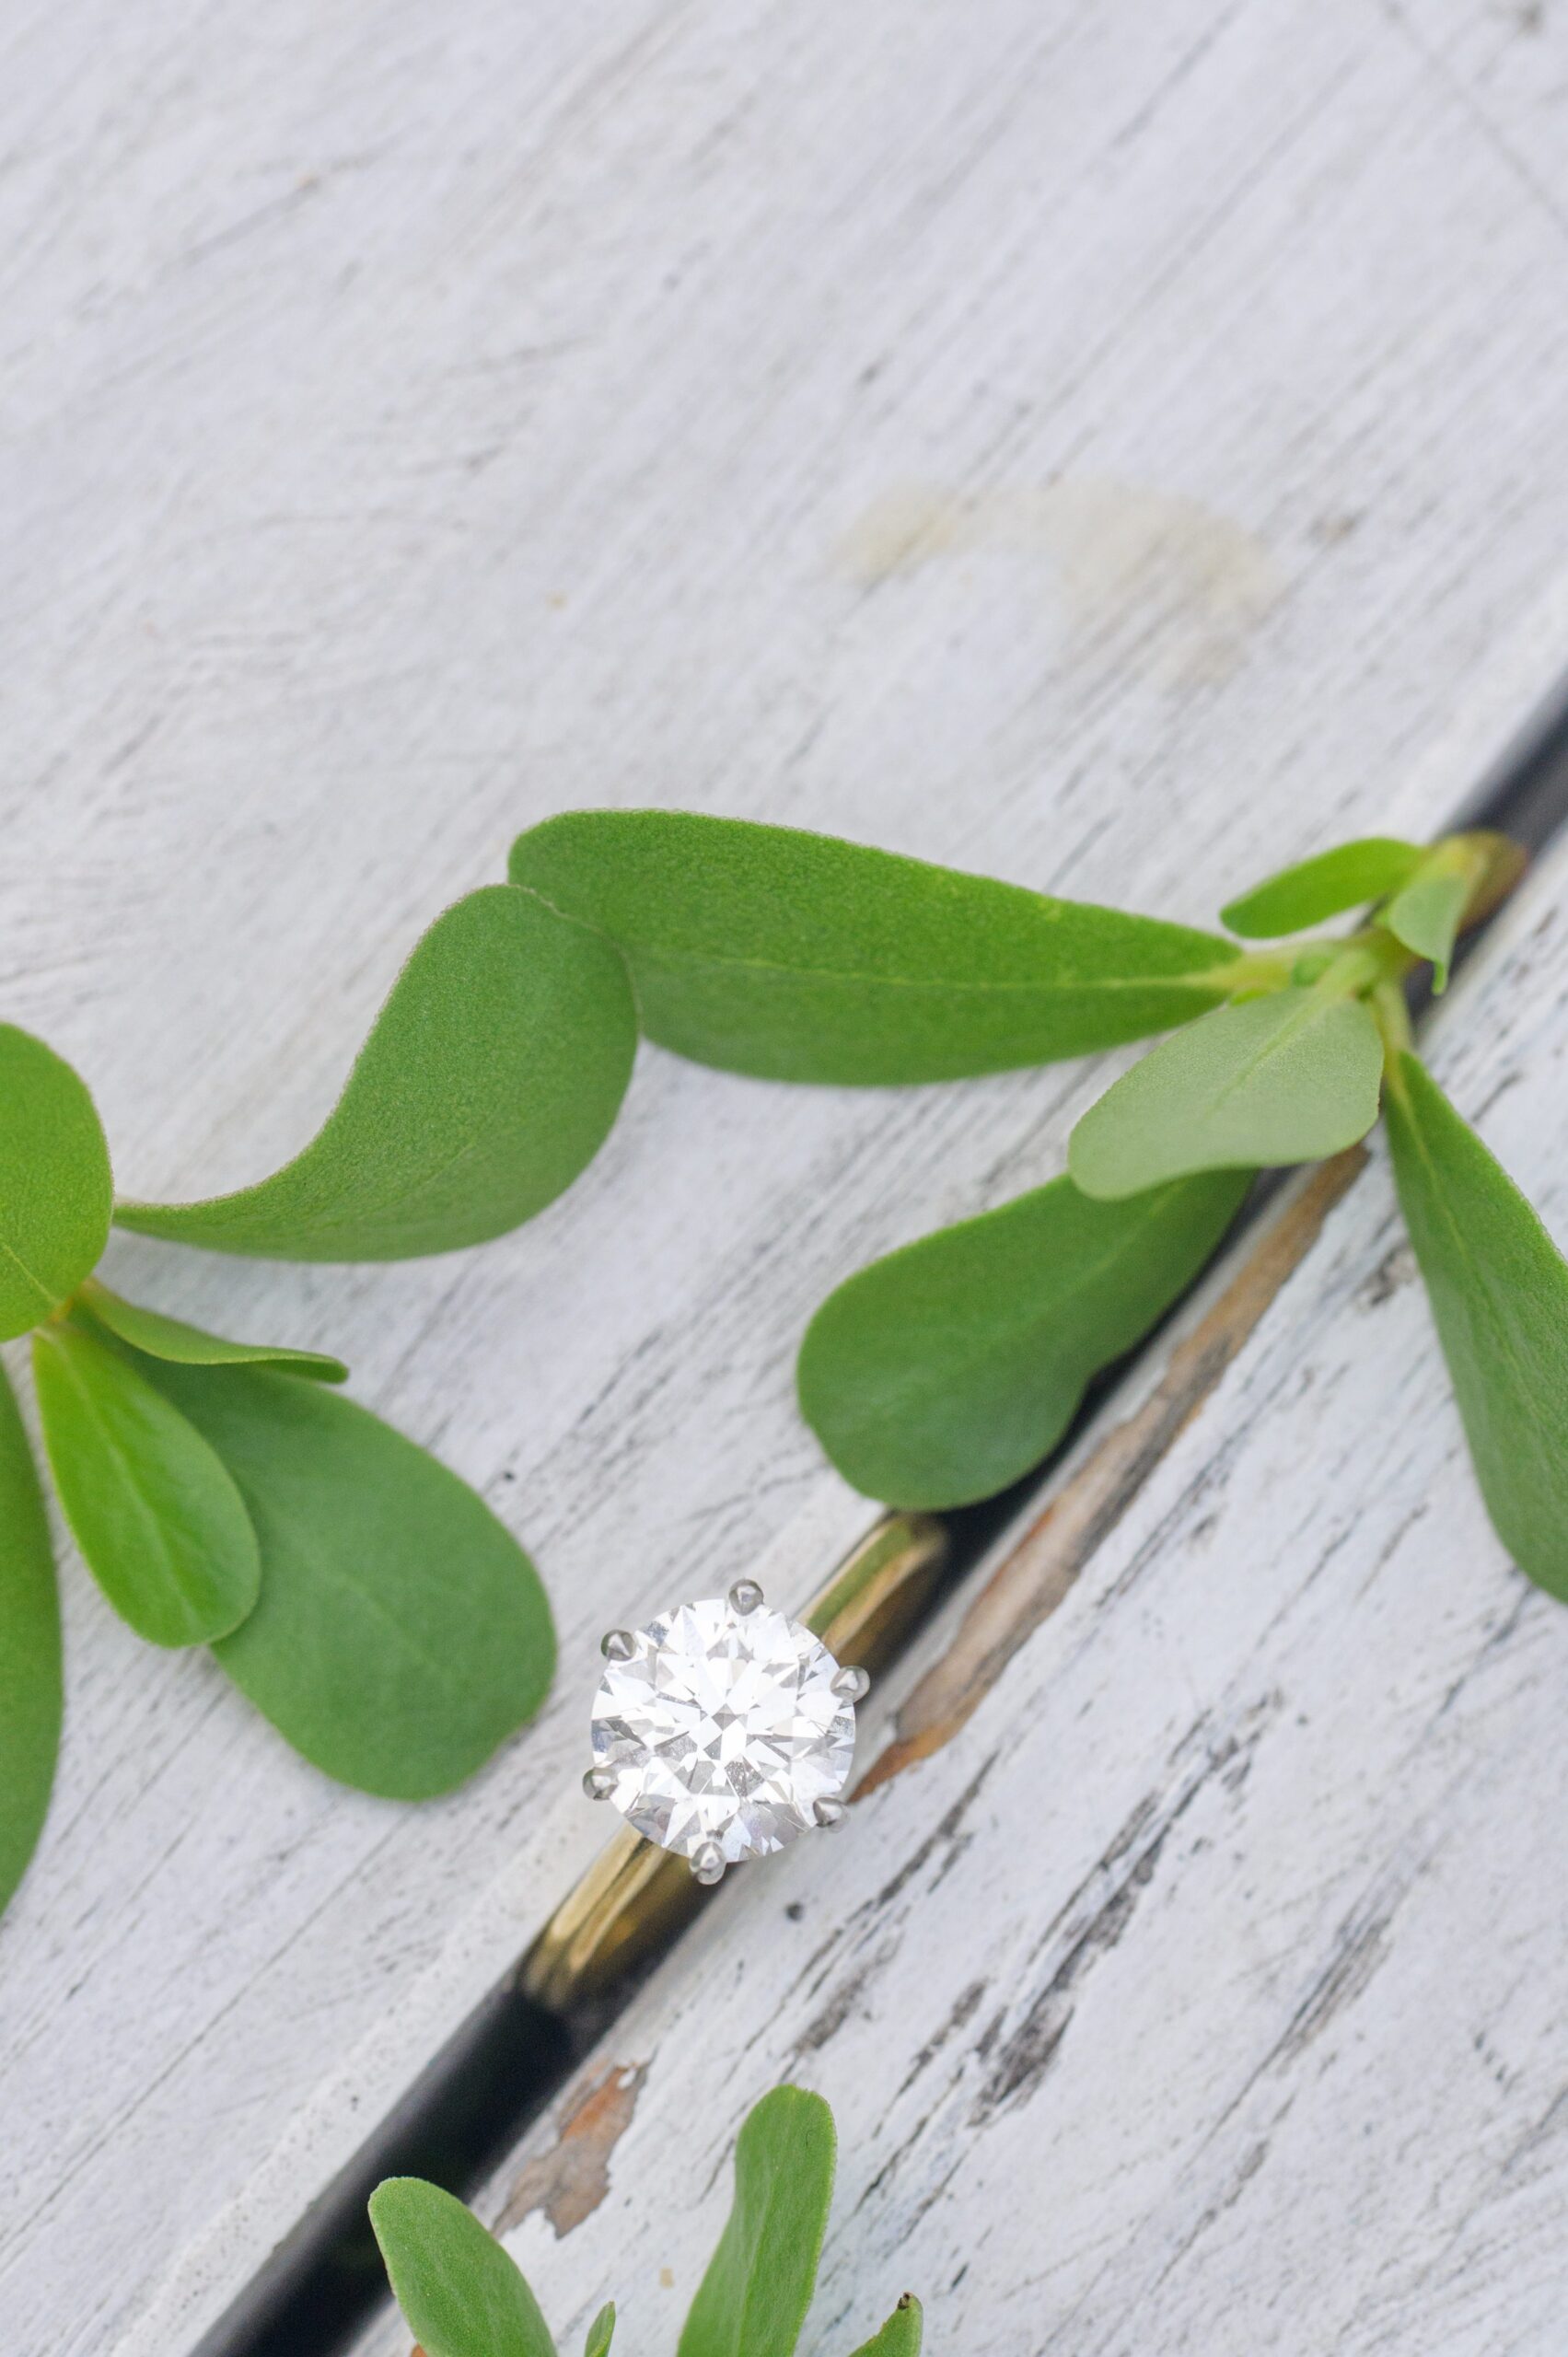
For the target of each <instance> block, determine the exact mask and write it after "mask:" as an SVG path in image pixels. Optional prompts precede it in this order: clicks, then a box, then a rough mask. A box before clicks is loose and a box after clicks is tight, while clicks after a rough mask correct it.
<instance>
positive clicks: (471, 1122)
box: [115, 884, 636, 1260]
mask: <svg viewBox="0 0 1568 2357" xmlns="http://www.w3.org/2000/svg"><path fill="white" fill-rule="evenodd" d="M635 1048H636V1018H635V1015H634V1012H633V1004H632V993H631V986H630V983H629V981H628V980H627V975H626V970H625V966H624V964H623V962H622V960H621V958H620V956H619V955H618V954H617V952H616V951H615V950H614V949H613V948H612V947H611V946H610V944H609V943H608V942H606V941H605V940H604V939H603V938H602V936H601V935H598V933H596V932H594V931H593V930H592V929H591V928H589V927H588V926H586V925H582V924H578V923H574V922H573V921H572V919H570V918H569V917H563V916H558V915H557V914H556V913H555V911H553V910H552V909H548V908H546V907H545V906H544V905H543V903H542V902H541V901H540V900H538V899H537V898H536V897H535V896H534V895H533V894H532V893H529V892H519V891H518V890H517V889H516V888H515V887H514V886H512V885H508V884H494V885H490V886H487V887H486V888H484V889H483V890H482V891H479V892H470V894H469V895H468V898H467V899H466V900H459V901H458V903H457V905H456V906H455V907H453V908H450V909H448V910H447V911H446V914H445V915H444V916H441V917H438V918H437V919H436V923H434V924H433V925H432V926H431V928H430V930H429V932H428V933H426V934H425V935H424V938H423V939H422V940H421V941H420V942H419V943H418V944H417V945H416V946H415V948H414V952H413V955H412V958H410V959H409V962H408V964H407V965H406V966H405V967H404V969H403V970H402V972H401V975H400V976H399V977H398V981H397V982H396V984H395V985H394V987H393V990H392V994H391V996H390V997H389V999H388V1001H387V1004H386V1005H385V1006H384V1007H383V1008H382V1009H381V1012H380V1014H379V1016H377V1020H376V1025H375V1028H374V1029H373V1030H372V1032H371V1034H370V1037H369V1039H367V1040H366V1043H365V1046H364V1047H363V1049H362V1050H361V1051H360V1054H359V1059H358V1061H357V1062H356V1063H355V1065H354V1070H353V1072H352V1073H351V1074H349V1078H348V1085H347V1086H346V1087H345V1088H344V1090H343V1096H342V1097H340V1098H339V1100H338V1103H337V1106H336V1107H335V1109H334V1110H333V1111H332V1113H331V1116H330V1117H329V1119H328V1120H327V1123H326V1125H325V1127H324V1128H323V1129H322V1130H321V1131H320V1132H319V1133H318V1135H317V1136H316V1137H315V1138H314V1139H313V1140H312V1142H311V1143H310V1144H309V1145H308V1146H307V1147H306V1148H305V1150H304V1152H303V1153H302V1154H299V1155H296V1157H295V1159H294V1160H293V1161H292V1162H290V1163H287V1164H285V1167H283V1169H281V1170H279V1171H276V1172H274V1173H273V1177H272V1178H270V1179H261V1181H259V1183H258V1184H257V1185H255V1186H253V1187H245V1188H242V1189H240V1190H239V1191H238V1193H237V1194H232V1195H215V1196H214V1197H213V1198H212V1199H211V1200H210V1201H208V1202H200V1203H122V1204H120V1205H119V1206H118V1208H117V1211H116V1213H115V1216H116V1217H117V1218H118V1220H119V1221H120V1223H121V1225H122V1226H124V1227H134V1228H139V1229H141V1230H143V1231H144V1232H145V1234H146V1235H149V1236H166V1237H172V1238H173V1239H174V1241H175V1242H176V1243H180V1244H204V1245H208V1246H211V1247H212V1248H214V1249H215V1250H217V1251H221V1252H250V1253H261V1254H263V1255H271V1256H273V1257H276V1258H281V1259H284V1260H403V1259H406V1258H408V1257H409V1256H410V1255H412V1254H415V1253H421V1252H449V1251H452V1250H454V1249H455V1248H457V1247H459V1246H460V1245H467V1244H481V1243H483V1242H484V1241H485V1239H486V1238H487V1237H493V1236H500V1235H501V1234H503V1233H504V1231H505V1230H506V1229H507V1228H512V1227H516V1226H517V1225H519V1223H520V1222H522V1221H523V1220H526V1219H531V1218H532V1216H533V1214H534V1213H536V1212H539V1211H542V1210H543V1208H544V1206H545V1204H546V1203H548V1202H552V1201H553V1199H554V1198H555V1196H557V1195H558V1194H560V1193H561V1191H562V1190H563V1188H564V1187H567V1186H569V1185H570V1184H571V1182H572V1180H573V1179H575V1177H576V1176H577V1173H578V1172H579V1171H580V1170H581V1169H582V1168H583V1167H584V1166H585V1165H586V1164H587V1163H588V1162H590V1161H591V1160H592V1158H593V1156H594V1155H595V1154H596V1153H597V1152H598V1148H599V1146H600V1145H601V1144H603V1142H604V1139H605V1137H606V1136H607V1135H608V1133H609V1131H610V1125H611V1123H612V1122H613V1121H614V1119H615V1116H616V1112H617V1110H618V1109H619V1108H620V1104H621V1097H622V1096H623V1095H624V1094H625V1089H626V1083H627V1080H628V1078H629V1077H630V1074H631V1070H632V1058H633V1053H634V1051H635Z"/></svg>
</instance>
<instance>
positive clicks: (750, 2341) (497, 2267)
mask: <svg viewBox="0 0 1568 2357" xmlns="http://www.w3.org/2000/svg"><path fill="white" fill-rule="evenodd" d="M833 2163H834V2134H833V2116H832V2113H831V2112H830V2110H829V2108H828V2107H827V2105H826V2104H825V2103H824V2102H823V2100H822V2098H821V2096H814V2095H807V2094H806V2093H805V2092H804V2091H803V2090H802V2089H800V2088H799V2087H776V2088H775V2089H774V2090H773V2092H772V2095H768V2096H763V2098H762V2100H761V2103H759V2104H757V2105H756V2106H754V2107H753V2108H752V2110H751V2112H750V2114H749V2117H748V2119H746V2121H745V2124H744V2125H743V2127H742V2128H741V2131H740V2135H739V2138H738V2142H737V2144H736V2150H735V2200H734V2206H733V2208H732V2209H731V2211H730V2214H729V2219H728V2222H727V2223H726V2226H725V2230H724V2233H723V2235H722V2236H721V2237H720V2240H719V2244H718V2247H717V2249H716V2250H715V2251H714V2256H713V2258H712V2260H711V2261H710V2263H709V2266H708V2270H707V2273H706V2274H705V2275H704V2276H703V2281H702V2282H701V2284H700V2285H699V2286H698V2289H697V2294H696V2297H695V2298H694V2300H693V2301H692V2303H691V2313H690V2314H689V2315H688V2316H687V2319H686V2324H685V2328H684V2329H683V2330H682V2332H681V2335H680V2341H679V2351H678V2357H793V2351H794V2350H795V2348H796V2343H797V2342H798V2340H799V2339H800V2333H801V2328H802V2327H803V2325H804V2324H805V2322H806V2316H807V2310H808V2309H809V2307H810V2305H811V2295H812V2293H813V2292H814V2291H815V2289H816V2284H817V2268H818V2262H819V2258H820V2257H821V2251H822V2237H823V2234H824V2232H825V2231H826V2228H827V2223H828V2210H829V2205H830V2201H831V2200H832V2191H833ZM370 2221H371V2224H372V2225H373V2227H374V2228H375V2231H376V2237H377V2242H378V2243H379V2244H380V2247H381V2256H382V2258H384V2260H385V2261H386V2266H387V2273H388V2275H389V2279H390V2282H391V2285H392V2290H393V2292H394V2293H395V2294H396V2297H397V2301H398V2305H399V2306H400V2307H401V2310H402V2312H403V2316H404V2318H405V2319H406V2321H407V2323H408V2326H409V2328H410V2330H411V2331H412V2333H413V2334H414V2336H415V2338H416V2340H418V2342H419V2345H420V2347H421V2349H422V2350H423V2351H424V2357H556V2352H555V2342H554V2341H553V2340H552V2338H551V2333H550V2328H549V2327H548V2326H547V2325H546V2323H545V2320H544V2317H543V2316H542V2315H541V2314H540V2307H539V2304H538V2302H537V2301H536V2300H535V2298H534V2295H533V2293H532V2292H531V2291H530V2290H529V2288H528V2282H527V2281H526V2279H525V2278H524V2276H523V2274H522V2271H521V2270H520V2269H519V2268H518V2267H517V2262H516V2261H515V2260H514V2259H513V2258H512V2257H511V2256H510V2254H509V2253H508V2252H507V2251H506V2250H505V2248H504V2247H503V2246H502V2245H501V2244H500V2243H499V2242H497V2241H496V2239H495V2237H494V2235H492V2234H490V2233H489V2232H488V2231H487V2230H486V2228H485V2227H483V2226H482V2225H481V2223H480V2222H479V2220H478V2219H477V2218H476V2217H475V2216H474V2215H473V2213H472V2212H471V2211H470V2210H468V2209H466V2208H465V2207H464V2205H463V2204H462V2202H460V2201H459V2200H457V2199H456V2198H455V2197H454V2196H453V2195H452V2194H450V2193H444V2192H443V2191H442V2190H441V2189H440V2188H439V2187H438V2186H434V2185H429V2184H426V2183H425V2182H424V2179H423V2178H421V2177H389V2178H387V2179H386V2180H385V2182H384V2183H382V2184H381V2185H378V2186H377V2189H376V2190H375V2192H374V2193H373V2194H372V2195H371V2197H370ZM615 2320H616V2319H615V2308H614V2305H613V2303H607V2304H606V2305H604V2306H603V2307H601V2308H600V2309H599V2310H598V2314H597V2315H596V2316H595V2317H594V2320H593V2323H592V2324H591V2325H590V2326H589V2328H588V2332H587V2342H586V2347H585V2357H606V2353H607V2351H609V2349H610V2343H611V2340H612V2339H613V2336H614V2332H615ZM921 2330H922V2316H921V2307H920V2303H919V2301H918V2300H916V2299H915V2298H914V2297H913V2295H912V2293H907V2292H906V2293H904V2295H903V2296H902V2298H901V2299H900V2301H899V2303H898V2305H897V2306H896V2307H895V2308H894V2309H893V2311H892V2314H891V2315H890V2316H889V2318H888V2320H887V2322H886V2323H885V2324H884V2325H883V2326H882V2328H881V2329H880V2330H879V2331H878V2332H877V2333H875V2334H874V2335H873V2336H872V2338H871V2340H867V2341H865V2342H864V2343H863V2344H862V2346H861V2347H860V2349H858V2350H857V2351H855V2352H854V2357H920V2343H921Z"/></svg>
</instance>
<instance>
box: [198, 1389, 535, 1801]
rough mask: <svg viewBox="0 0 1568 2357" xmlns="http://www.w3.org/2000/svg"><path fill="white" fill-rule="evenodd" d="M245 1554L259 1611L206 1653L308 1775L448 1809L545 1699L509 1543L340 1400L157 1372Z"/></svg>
mask: <svg viewBox="0 0 1568 2357" xmlns="http://www.w3.org/2000/svg"><path fill="white" fill-rule="evenodd" d="M155 1379H156V1380H157V1384H158V1386H159V1388H160V1389H162V1390H165V1391H167V1392H168V1394H169V1396H170V1397H171V1398H172V1399H174V1400H175V1401H176V1402H177V1404H178V1405H179V1406H180V1408H181V1409H182V1410H183V1411H184V1412H185V1414H186V1415H188V1416H189V1417H190V1419H191V1421H192V1423H193V1424H195V1425H196V1426H197V1427H198V1428H199V1429H200V1430H201V1431H202V1432H203V1434H205V1436H206V1438H207V1439H208V1440H210V1441H211V1443H212V1445H213V1446H214V1447H215V1449H216V1450H217V1452H218V1455H219V1456H220V1457H222V1458H223V1460H224V1463H225V1464H226V1466H227V1467H228V1469H229V1471H230V1472H231V1473H232V1474H233V1476H234V1478H235V1480H236V1481H237V1483H238V1487H239V1492H240V1495H241V1496H242V1497H243V1498H244V1500H245V1503H246V1505H247V1506H248V1508H249V1509H250V1519H251V1521H252V1523H253V1524H254V1526H255V1529H256V1536H257V1538H259V1540H260V1541H261V1601H260V1603H259V1604H258V1605H257V1607H256V1609H255V1610H254V1612H252V1613H251V1615H250V1619H249V1620H247V1621H246V1622H245V1624H244V1626H243V1627H242V1628H239V1629H238V1630H236V1631H235V1633H234V1634H233V1636H231V1637H226V1638H225V1639H224V1640H223V1642H222V1643H221V1644H219V1645H217V1646H215V1649H214V1650H215V1655H216V1658H217V1660H218V1661H219V1662H220V1663H221V1664H222V1666H223V1667H224V1668H225V1669H226V1671H227V1673H228V1675H229V1677H230V1678H233V1680H234V1682H235V1684H236V1685H237V1686H238V1688H239V1689H240V1690H241V1692H242V1693H244V1694H247V1695H248V1696H249V1697H250V1701H252V1702H254V1703H255V1705H256V1707H257V1709H258V1710H259V1711H261V1712H262V1713H264V1714H265V1715H266V1717H268V1718H269V1719H271V1721H272V1722H273V1725H274V1726H275V1727H276V1728H277V1729H278V1731H279V1733H280V1734H281V1735H283V1736H285V1737H286V1739H287V1740H288V1741H289V1742H290V1743H292V1744H293V1745H294V1747H295V1748H296V1750H297V1751H300V1752H303V1754H304V1755H305V1757H306V1759H309V1760H312V1761H313V1762H314V1763H315V1765H316V1766H317V1767H318V1768H320V1769H323V1770H324V1771H326V1773H327V1774H328V1775H329V1776H335V1777H337V1778H338V1779H339V1781H340V1782H343V1783H345V1784H355V1785H358V1786H359V1787H360V1788H361V1789H362V1790H363V1791H365V1792H370V1793H379V1794H385V1795H386V1796H387V1797H389V1798H390V1799H393V1800H424V1799H428V1798H429V1797H430V1796H431V1795H432V1794H436V1793H445V1792H449V1791H450V1790H451V1789H452V1788H453V1786H454V1785H457V1784H460V1783H461V1782H463V1781H464V1779H465V1778H466V1777H468V1776H470V1775H471V1774H472V1773H473V1771H474V1770H475V1769H476V1768H478V1767H480V1766H481V1765H482V1763H483V1761H484V1760H486V1759H488V1758H489V1757H490V1755H491V1753H492V1752H493V1751H494V1749H495V1748H496V1747H497V1745H498V1744H500V1743H502V1742H504V1741H505V1738H506V1737H507V1736H509V1735H512V1734H513V1733H514V1732H515V1731H516V1730H517V1728H518V1727H519V1726H521V1725H522V1724H523V1722H524V1721H525V1720H526V1719H528V1718H531V1717H532V1715H533V1713H534V1712H535V1711H536V1710H537V1709H538V1708H539V1705H540V1702H541V1701H543V1699H544V1696H545V1692H546V1690H547V1689H548V1688H549V1685H550V1679H551V1674H552V1669H553V1667H554V1663H555V1639H554V1633H553V1631H552V1627H551V1619H550V1607H549V1604H548V1603H547V1601H546V1599H545V1595H544V1590H543V1588H542V1587H541V1586H540V1581H539V1575H538V1573H536V1572H535V1570H534V1568H533V1565H532V1564H531V1563H530V1562H529V1561H528V1557H527V1556H526V1555H525V1554H524V1552H523V1550H522V1549H521V1548H520V1547H519V1546H518V1545H517V1540H516V1539H515V1538H513V1537H512V1535H511V1533H510V1532H509V1531H508V1530H507V1529H505V1527H504V1526H503V1525H502V1524H501V1523H500V1522H498V1521H497V1520H496V1518H495V1516H494V1515H493V1514H492V1513H491V1511H490V1509H489V1507H488V1506H487V1505H485V1504H484V1503H483V1501H482V1499H480V1498H478V1497H476V1496H475V1494H474V1492H472V1491H471V1490H470V1489H468V1488H467V1487H466V1486H465V1485H464V1483H463V1482H461V1481H459V1480H458V1478H457V1476H456V1475H455V1474H453V1473H449V1472H448V1471H447V1469H446V1467H445V1466H443V1465H439V1464H437V1463H436V1459H435V1458H434V1457H427V1456H426V1455H425V1453H424V1450H423V1449H420V1448H416V1447H415V1446H414V1445H413V1443H412V1441H408V1440H404V1439H403V1437H402V1435H401V1434H399V1433H395V1432H393V1431H392V1430H391V1428H390V1426H389V1425H387V1424H383V1423H381V1422H378V1420H377V1418H376V1417H375V1416H372V1415H370V1414H369V1413H367V1411H366V1410H365V1409H363V1408H359V1407H356V1406H355V1405H354V1402H353V1401H352V1400H349V1399H343V1398H342V1397H341V1395H339V1394H338V1393H336V1392H332V1391H328V1390H325V1389H324V1388H323V1387H321V1386H320V1385H319V1384H315V1383H299V1382H296V1381H295V1380H294V1378H293V1377H292V1376H286V1375H278V1374H275V1373H273V1372H272V1371H270V1370H269V1369H267V1368H264V1367H180V1366H172V1365H162V1366H159V1367H157V1370H156V1376H155Z"/></svg>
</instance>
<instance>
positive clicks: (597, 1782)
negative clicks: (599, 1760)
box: [583, 1768, 615, 1801]
mask: <svg viewBox="0 0 1568 2357" xmlns="http://www.w3.org/2000/svg"><path fill="white" fill-rule="evenodd" d="M583 1790H584V1792H585V1793H587V1796H588V1798H589V1800H591V1801H607V1800H608V1799H609V1798H610V1794H611V1793H612V1792H613V1791H614V1790H615V1779H614V1777H613V1776H612V1775H611V1774H610V1771H609V1769H608V1768H590V1769H589V1770H588V1772H587V1775H586V1776H585V1777H584V1778H583Z"/></svg>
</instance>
